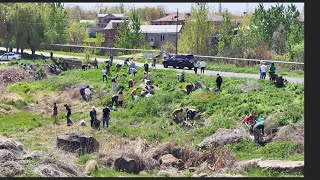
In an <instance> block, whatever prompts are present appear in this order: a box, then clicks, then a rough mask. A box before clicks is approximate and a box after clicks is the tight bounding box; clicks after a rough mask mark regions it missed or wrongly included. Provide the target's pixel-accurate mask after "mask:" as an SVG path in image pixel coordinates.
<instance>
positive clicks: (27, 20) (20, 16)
mask: <svg viewBox="0 0 320 180" xmlns="http://www.w3.org/2000/svg"><path fill="white" fill-rule="evenodd" d="M41 13H42V12H41V7H40V5H39V4H30V3H16V4H14V6H13V7H12V8H11V9H10V21H11V23H12V28H13V35H14V38H13V39H14V42H15V45H16V47H20V48H26V47H29V48H30V49H31V51H32V55H34V54H35V50H36V49H38V48H39V46H40V44H41V43H42V42H44V39H45V28H46V27H45V25H46V23H45V19H44V18H45V17H44V16H42V14H41Z"/></svg>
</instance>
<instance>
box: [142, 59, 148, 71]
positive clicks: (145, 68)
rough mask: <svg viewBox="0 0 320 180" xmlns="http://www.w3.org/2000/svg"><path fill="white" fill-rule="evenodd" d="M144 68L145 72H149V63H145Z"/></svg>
mask: <svg viewBox="0 0 320 180" xmlns="http://www.w3.org/2000/svg"><path fill="white" fill-rule="evenodd" d="M143 66H144V71H145V72H148V71H149V64H148V62H147V61H146V62H145V63H144V65H143Z"/></svg>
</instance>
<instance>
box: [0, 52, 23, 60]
mask: <svg viewBox="0 0 320 180" xmlns="http://www.w3.org/2000/svg"><path fill="white" fill-rule="evenodd" d="M18 59H21V55H20V54H15V53H12V52H10V53H4V54H3V55H2V56H0V61H8V60H9V61H10V60H18Z"/></svg>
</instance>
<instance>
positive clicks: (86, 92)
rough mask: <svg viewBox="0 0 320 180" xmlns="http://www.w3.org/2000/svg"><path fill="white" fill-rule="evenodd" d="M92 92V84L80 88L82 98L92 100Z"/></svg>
mask: <svg viewBox="0 0 320 180" xmlns="http://www.w3.org/2000/svg"><path fill="white" fill-rule="evenodd" d="M91 94H92V92H91V88H90V86H86V87H81V88H80V95H81V97H82V100H84V101H91Z"/></svg>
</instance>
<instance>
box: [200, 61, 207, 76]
mask: <svg viewBox="0 0 320 180" xmlns="http://www.w3.org/2000/svg"><path fill="white" fill-rule="evenodd" d="M205 67H206V62H205V61H204V60H203V59H202V60H201V61H200V71H201V73H202V74H204V69H205Z"/></svg>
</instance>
